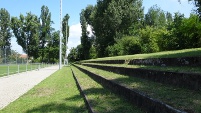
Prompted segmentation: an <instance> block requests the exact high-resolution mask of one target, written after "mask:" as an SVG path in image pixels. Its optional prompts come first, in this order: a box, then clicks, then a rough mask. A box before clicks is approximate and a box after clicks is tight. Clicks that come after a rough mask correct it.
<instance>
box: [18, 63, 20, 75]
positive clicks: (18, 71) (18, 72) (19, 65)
mask: <svg viewBox="0 0 201 113" xmlns="http://www.w3.org/2000/svg"><path fill="white" fill-rule="evenodd" d="M17 67H18V74H19V73H20V65H18V66H17Z"/></svg>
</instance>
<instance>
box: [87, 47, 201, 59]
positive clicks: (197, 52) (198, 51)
mask: <svg viewBox="0 0 201 113" xmlns="http://www.w3.org/2000/svg"><path fill="white" fill-rule="evenodd" d="M193 56H201V48H193V49H183V50H175V51H163V52H157V53H147V54H136V55H124V56H115V57H105V58H97V59H90V60H85V61H100V60H121V59H123V60H130V59H146V58H178V57H193Z"/></svg>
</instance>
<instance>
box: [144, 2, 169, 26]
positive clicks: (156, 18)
mask: <svg viewBox="0 0 201 113" xmlns="http://www.w3.org/2000/svg"><path fill="white" fill-rule="evenodd" d="M145 24H146V25H149V26H154V27H157V28H158V27H159V28H160V27H163V26H165V25H166V17H165V13H164V11H163V10H161V9H160V8H159V7H158V6H157V5H154V6H152V7H151V8H150V9H149V10H148V13H147V14H146V15H145Z"/></svg>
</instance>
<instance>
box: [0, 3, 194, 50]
mask: <svg viewBox="0 0 201 113" xmlns="http://www.w3.org/2000/svg"><path fill="white" fill-rule="evenodd" d="M96 1H97V0H62V4H63V5H62V17H63V16H64V15H66V14H69V15H70V19H69V25H70V36H69V42H68V48H69V49H70V48H72V47H76V46H77V45H78V44H80V36H81V27H80V12H81V10H82V9H84V8H86V7H87V5H95V4H96ZM155 4H157V6H159V7H160V8H161V9H162V10H164V11H168V12H171V13H172V14H174V13H175V12H180V13H182V14H184V15H185V17H189V15H190V13H191V12H192V9H193V7H194V5H193V4H192V3H188V0H181V3H179V2H178V0H143V7H144V13H145V14H146V13H147V11H148V9H149V8H150V7H151V6H153V5H155ZM43 5H45V6H48V8H49V10H50V12H51V15H52V21H53V22H54V24H53V25H52V27H53V28H55V29H56V30H59V29H60V0H0V8H5V9H6V10H8V12H9V13H10V15H11V17H19V15H20V14H23V15H26V13H27V12H31V13H32V14H36V15H37V16H40V13H41V7H42V6H43ZM88 30H90V28H89V27H88ZM11 45H12V49H13V50H16V51H17V52H18V53H20V54H23V53H24V52H23V51H22V48H21V47H20V46H19V45H18V44H17V42H16V38H15V37H12V38H11ZM58 46H59V45H58Z"/></svg>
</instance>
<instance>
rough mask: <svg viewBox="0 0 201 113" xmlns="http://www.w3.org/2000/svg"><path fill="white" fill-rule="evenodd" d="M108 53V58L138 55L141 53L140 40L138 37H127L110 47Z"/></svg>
mask: <svg viewBox="0 0 201 113" xmlns="http://www.w3.org/2000/svg"><path fill="white" fill-rule="evenodd" d="M106 51H107V54H108V56H118V55H131V54H138V53H141V46H140V40H139V38H137V37H131V36H126V37H123V38H121V39H120V40H118V41H117V43H116V44H114V45H113V46H108V47H107V49H106Z"/></svg>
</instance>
